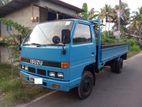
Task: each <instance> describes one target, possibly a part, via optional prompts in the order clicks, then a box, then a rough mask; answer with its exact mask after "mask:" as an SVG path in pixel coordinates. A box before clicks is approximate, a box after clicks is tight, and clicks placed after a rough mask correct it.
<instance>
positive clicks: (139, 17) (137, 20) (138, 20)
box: [129, 7, 142, 40]
mask: <svg viewBox="0 0 142 107" xmlns="http://www.w3.org/2000/svg"><path fill="white" fill-rule="evenodd" d="M129 28H130V32H131V33H132V34H134V35H136V37H138V39H141V40H142V7H141V8H138V11H135V12H134V15H133V16H132V20H131V25H130V27H129Z"/></svg>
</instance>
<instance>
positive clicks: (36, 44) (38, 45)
mask: <svg viewBox="0 0 142 107" xmlns="http://www.w3.org/2000/svg"><path fill="white" fill-rule="evenodd" d="M27 45H28V46H30V45H35V46H37V47H40V46H42V45H41V44H38V43H31V44H23V46H27Z"/></svg>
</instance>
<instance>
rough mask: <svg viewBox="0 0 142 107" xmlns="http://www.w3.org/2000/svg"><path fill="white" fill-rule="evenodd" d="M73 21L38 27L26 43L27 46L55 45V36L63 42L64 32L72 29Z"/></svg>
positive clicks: (56, 22) (49, 23)
mask: <svg viewBox="0 0 142 107" xmlns="http://www.w3.org/2000/svg"><path fill="white" fill-rule="evenodd" d="M72 24H73V21H54V22H48V23H43V24H39V25H37V26H36V27H35V28H34V29H33V31H32V33H31V34H30V36H28V37H27V38H26V40H25V41H24V44H25V45H55V44H54V43H53V41H52V39H53V37H54V36H58V37H59V38H60V40H61V36H62V34H61V33H62V30H63V29H69V30H71V28H72Z"/></svg>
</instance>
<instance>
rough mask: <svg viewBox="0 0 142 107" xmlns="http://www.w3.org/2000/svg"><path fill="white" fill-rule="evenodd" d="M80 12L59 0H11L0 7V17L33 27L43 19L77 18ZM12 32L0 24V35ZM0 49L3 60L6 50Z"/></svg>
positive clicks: (43, 20) (78, 9)
mask: <svg viewBox="0 0 142 107" xmlns="http://www.w3.org/2000/svg"><path fill="white" fill-rule="evenodd" d="M80 12H82V9H80V8H78V7H75V6H73V5H70V4H68V3H65V2H63V1H60V0H12V1H11V2H9V3H8V4H6V5H4V6H1V7H0V18H6V19H11V20H13V21H15V22H17V23H19V24H21V25H23V26H26V27H30V28H33V27H34V26H35V25H37V24H38V23H41V22H45V21H51V20H58V19H68V18H77V17H78V14H79V13H80ZM12 32H13V29H12V28H11V27H10V26H6V25H2V24H0V37H3V36H8V35H9V34H10V33H12ZM0 51H1V52H0V53H1V54H0V56H1V57H0V60H2V62H5V59H7V55H6V54H7V52H6V50H4V49H3V50H2V49H0ZM2 52H3V53H2ZM7 60H8V59H7Z"/></svg>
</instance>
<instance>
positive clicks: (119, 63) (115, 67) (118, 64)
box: [111, 58, 123, 74]
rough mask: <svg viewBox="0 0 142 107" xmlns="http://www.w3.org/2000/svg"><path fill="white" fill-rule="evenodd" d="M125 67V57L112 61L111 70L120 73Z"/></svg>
mask: <svg viewBox="0 0 142 107" xmlns="http://www.w3.org/2000/svg"><path fill="white" fill-rule="evenodd" d="M122 68H123V59H122V58H120V59H119V60H115V61H113V62H112V63H111V71H112V72H113V73H117V74H120V73H121V72H122Z"/></svg>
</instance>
